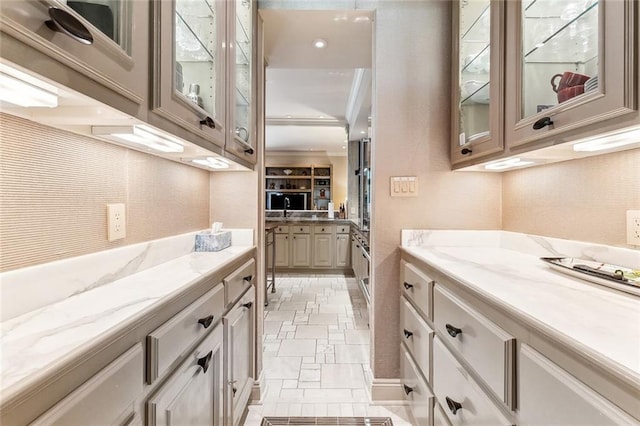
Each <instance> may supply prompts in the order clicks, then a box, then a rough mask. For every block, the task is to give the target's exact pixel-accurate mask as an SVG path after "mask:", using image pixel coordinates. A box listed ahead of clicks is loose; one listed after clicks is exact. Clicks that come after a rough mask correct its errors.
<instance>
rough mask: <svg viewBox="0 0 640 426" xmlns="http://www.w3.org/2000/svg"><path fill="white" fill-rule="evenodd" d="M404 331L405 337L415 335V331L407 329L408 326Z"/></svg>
mask: <svg viewBox="0 0 640 426" xmlns="http://www.w3.org/2000/svg"><path fill="white" fill-rule="evenodd" d="M403 331H404V337H405V339H408V338H409V337H411V336H413V333H412V332H411V331H409V330H407V329H406V328H405V329H404V330H403Z"/></svg>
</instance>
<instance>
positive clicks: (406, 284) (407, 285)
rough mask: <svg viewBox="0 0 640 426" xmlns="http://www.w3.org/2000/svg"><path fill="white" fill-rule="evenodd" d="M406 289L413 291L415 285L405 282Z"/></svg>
mask: <svg viewBox="0 0 640 426" xmlns="http://www.w3.org/2000/svg"><path fill="white" fill-rule="evenodd" d="M404 288H406V289H407V290H411V289H412V288H413V284H409V283H408V282H406V281H405V282H404Z"/></svg>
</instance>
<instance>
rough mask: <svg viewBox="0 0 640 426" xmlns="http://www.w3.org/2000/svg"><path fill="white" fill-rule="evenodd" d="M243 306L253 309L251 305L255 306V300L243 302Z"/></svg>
mask: <svg viewBox="0 0 640 426" xmlns="http://www.w3.org/2000/svg"><path fill="white" fill-rule="evenodd" d="M242 306H244V307H245V308H247V309H251V307H252V306H253V302H247V303H244V304H242Z"/></svg>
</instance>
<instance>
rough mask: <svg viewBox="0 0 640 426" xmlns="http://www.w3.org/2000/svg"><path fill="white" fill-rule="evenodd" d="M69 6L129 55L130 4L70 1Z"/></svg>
mask: <svg viewBox="0 0 640 426" xmlns="http://www.w3.org/2000/svg"><path fill="white" fill-rule="evenodd" d="M66 3H67V6H68V7H70V8H71V9H73V10H74V11H76V12H77V13H78V15H80V16H82V17H83V18H84V19H86V20H87V21H89V22H90V23H91V24H92V25H93V26H94V27H95V28H96V29H97V30H99V31H100V32H102V33H103V34H104V35H106V36H107V37H109V38H110V39H111V40H113V41H115V42H116V43H117V44H119V45H120V46H121V47H122V49H123V50H125V51H127V52H128V53H129V40H128V39H129V37H128V34H130V28H131V22H130V19H129V18H128V16H130V13H129V7H130V2H128V1H125V0H73V1H72V0H69V1H67V2H66Z"/></svg>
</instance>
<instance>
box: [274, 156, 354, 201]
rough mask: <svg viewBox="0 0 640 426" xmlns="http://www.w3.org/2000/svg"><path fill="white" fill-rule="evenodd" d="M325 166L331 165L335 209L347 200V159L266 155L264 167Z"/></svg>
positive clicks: (344, 157) (343, 157)
mask: <svg viewBox="0 0 640 426" xmlns="http://www.w3.org/2000/svg"><path fill="white" fill-rule="evenodd" d="M312 164H313V165H315V166H326V165H328V164H331V165H333V179H332V180H333V182H332V185H333V194H334V195H333V202H334V204H335V206H336V209H337V208H338V206H339V205H340V203H344V202H345V200H346V199H347V157H346V156H340V157H339V156H332V155H327V154H315V155H307V154H304V155H300V154H293V155H286V154H274V153H268V152H267V153H266V158H265V166H266V167H270V166H309V165H312Z"/></svg>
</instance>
